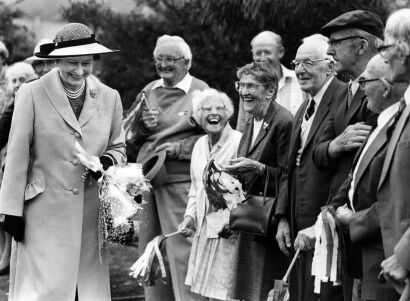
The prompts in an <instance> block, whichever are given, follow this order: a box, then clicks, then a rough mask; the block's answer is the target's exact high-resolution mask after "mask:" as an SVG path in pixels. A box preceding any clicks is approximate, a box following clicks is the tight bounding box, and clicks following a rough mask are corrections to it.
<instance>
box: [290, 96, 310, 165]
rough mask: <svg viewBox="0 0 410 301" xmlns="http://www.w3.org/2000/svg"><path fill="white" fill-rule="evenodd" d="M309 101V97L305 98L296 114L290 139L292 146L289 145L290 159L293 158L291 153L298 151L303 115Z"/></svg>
mask: <svg viewBox="0 0 410 301" xmlns="http://www.w3.org/2000/svg"><path fill="white" fill-rule="evenodd" d="M308 103H309V99H307V100H305V101H304V102H303V103H302V105H301V108H300V109H299V111H298V114H296V116H295V121H294V122H295V124H294V126H293V128H292V137H291V140H290V147H289V159H290V158H291V155H292V154H293V152H294V151H297V149H296V150H295V148H298V147H299V143H298V142H299V141H300V127H301V126H302V121H303V115H304V113H305V111H306V106H307V105H308Z"/></svg>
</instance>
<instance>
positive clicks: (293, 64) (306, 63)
mask: <svg viewBox="0 0 410 301" xmlns="http://www.w3.org/2000/svg"><path fill="white" fill-rule="evenodd" d="M326 60H329V58H324V59H317V60H309V59H307V60H293V61H292V62H291V63H290V66H291V67H292V69H293V70H295V69H296V68H297V67H299V65H302V67H303V68H304V69H307V70H309V69H312V68H313V66H314V65H316V63H317V62H321V61H326Z"/></svg>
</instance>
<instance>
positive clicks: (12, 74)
mask: <svg viewBox="0 0 410 301" xmlns="http://www.w3.org/2000/svg"><path fill="white" fill-rule="evenodd" d="M20 76H24V77H25V78H26V81H31V80H33V79H36V78H38V76H37V74H36V73H35V72H34V69H33V67H32V66H31V65H30V64H28V63H26V62H17V63H14V64H13V65H11V66H10V67H8V68H7V70H6V79H7V81H10V80H12V79H13V78H16V77H20Z"/></svg>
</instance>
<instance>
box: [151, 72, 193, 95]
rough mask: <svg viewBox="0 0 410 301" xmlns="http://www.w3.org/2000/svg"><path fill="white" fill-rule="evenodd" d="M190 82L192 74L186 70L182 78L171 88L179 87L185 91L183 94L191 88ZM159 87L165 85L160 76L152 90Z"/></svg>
mask: <svg viewBox="0 0 410 301" xmlns="http://www.w3.org/2000/svg"><path fill="white" fill-rule="evenodd" d="M191 84H192V76H191V74H189V72H187V74H186V75H185V76H184V78H183V79H182V80H181V81H180V82H179V83H177V84H176V85H175V86H173V87H172V89H181V90H182V91H184V92H185V94H188V92H189V89H190V88H191ZM160 87H165V85H164V80H163V79H162V78H160V79H159V80H158V81H157V82H156V83H155V84H154V85H153V86H152V90H155V89H157V88H160Z"/></svg>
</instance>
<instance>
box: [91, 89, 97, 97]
mask: <svg viewBox="0 0 410 301" xmlns="http://www.w3.org/2000/svg"><path fill="white" fill-rule="evenodd" d="M97 95H98V91H97V89H95V88H93V89H90V96H91V98H96V97H97Z"/></svg>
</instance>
